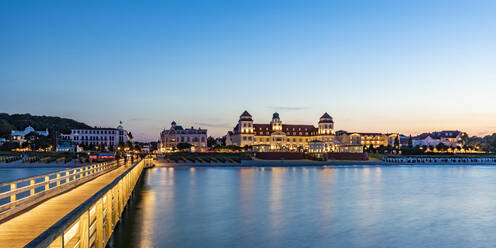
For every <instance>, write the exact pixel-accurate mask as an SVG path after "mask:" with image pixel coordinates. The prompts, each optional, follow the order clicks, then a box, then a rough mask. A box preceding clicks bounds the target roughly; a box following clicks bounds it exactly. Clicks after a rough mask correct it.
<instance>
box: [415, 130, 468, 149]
mask: <svg viewBox="0 0 496 248" xmlns="http://www.w3.org/2000/svg"><path fill="white" fill-rule="evenodd" d="M463 135H464V133H463V132H460V131H440V132H433V133H423V134H421V135H418V136H416V137H413V138H412V145H413V146H437V145H438V144H440V143H443V144H444V145H446V146H449V147H457V146H460V147H461V146H463V142H462V136H463Z"/></svg>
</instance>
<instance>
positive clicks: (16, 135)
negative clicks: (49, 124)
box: [10, 126, 49, 144]
mask: <svg viewBox="0 0 496 248" xmlns="http://www.w3.org/2000/svg"><path fill="white" fill-rule="evenodd" d="M30 133H36V134H37V135H40V136H45V137H47V136H48V134H49V133H48V128H47V129H46V130H45V131H37V130H34V128H33V127H31V126H28V127H26V128H25V129H24V130H12V131H11V134H10V137H11V140H12V141H14V142H17V143H19V144H22V143H24V142H25V141H26V139H25V137H26V135H28V134H30Z"/></svg>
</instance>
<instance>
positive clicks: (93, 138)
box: [74, 136, 115, 141]
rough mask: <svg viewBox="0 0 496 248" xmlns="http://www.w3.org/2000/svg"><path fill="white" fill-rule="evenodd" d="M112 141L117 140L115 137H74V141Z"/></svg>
mask: <svg viewBox="0 0 496 248" xmlns="http://www.w3.org/2000/svg"><path fill="white" fill-rule="evenodd" d="M107 137H108V140H111V141H113V140H114V139H115V137H114V136H100V137H99V136H81V137H79V136H74V140H107Z"/></svg>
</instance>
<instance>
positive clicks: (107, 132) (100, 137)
mask: <svg viewBox="0 0 496 248" xmlns="http://www.w3.org/2000/svg"><path fill="white" fill-rule="evenodd" d="M61 139H62V141H71V143H72V144H73V145H77V146H92V145H93V146H104V147H107V149H110V148H111V147H112V148H116V147H117V146H118V145H119V144H126V143H127V142H128V141H131V137H130V136H129V132H128V131H126V130H124V127H122V126H121V125H119V126H118V127H117V128H91V129H71V133H70V134H62V135H61Z"/></svg>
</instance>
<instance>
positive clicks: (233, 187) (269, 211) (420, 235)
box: [111, 166, 496, 247]
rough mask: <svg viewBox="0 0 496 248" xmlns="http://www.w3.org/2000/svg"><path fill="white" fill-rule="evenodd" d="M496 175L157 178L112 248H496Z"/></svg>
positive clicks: (354, 172)
mask: <svg viewBox="0 0 496 248" xmlns="http://www.w3.org/2000/svg"><path fill="white" fill-rule="evenodd" d="M495 233H496V167H483V166H473V167H468V166H467V167H463V166H462V167H460V166H456V167H446V166H439V167H365V168H364V167H346V168H241V169H240V168H191V169H190V168H153V169H150V170H147V171H146V173H145V175H144V177H143V180H142V181H141V183H140V185H139V187H138V188H137V191H136V194H135V196H134V198H133V200H132V202H131V204H130V205H129V208H128V209H127V210H126V212H125V215H124V218H123V220H122V222H121V224H120V225H119V226H118V228H117V230H116V232H115V233H114V237H113V241H112V244H111V246H113V247H494V246H496V235H494V234H495Z"/></svg>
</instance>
